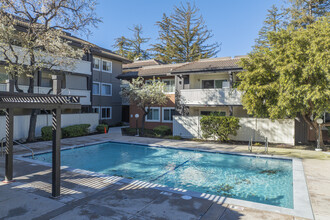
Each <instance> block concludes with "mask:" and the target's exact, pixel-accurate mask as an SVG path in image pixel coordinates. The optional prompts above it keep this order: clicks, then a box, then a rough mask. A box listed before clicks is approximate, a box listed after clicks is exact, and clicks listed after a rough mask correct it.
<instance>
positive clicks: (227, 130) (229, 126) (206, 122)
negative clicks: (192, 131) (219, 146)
mask: <svg viewBox="0 0 330 220" xmlns="http://www.w3.org/2000/svg"><path fill="white" fill-rule="evenodd" d="M239 128H240V126H239V118H236V117H233V116H217V115H204V116H203V117H202V118H201V129H202V132H203V138H205V139H208V138H214V139H215V140H219V141H227V140H229V135H230V134H231V135H237V130H238V129H239Z"/></svg>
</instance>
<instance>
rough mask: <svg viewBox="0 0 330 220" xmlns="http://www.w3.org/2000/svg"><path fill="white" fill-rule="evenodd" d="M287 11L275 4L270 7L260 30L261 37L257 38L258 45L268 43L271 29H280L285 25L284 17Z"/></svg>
mask: <svg viewBox="0 0 330 220" xmlns="http://www.w3.org/2000/svg"><path fill="white" fill-rule="evenodd" d="M285 14H286V12H285V11H280V10H279V9H278V8H277V7H276V6H275V5H273V6H272V7H271V9H268V14H267V17H266V19H265V21H264V26H263V27H262V28H261V29H260V31H259V37H258V38H257V39H256V46H257V47H258V46H266V45H267V33H268V32H270V31H275V32H276V31H278V30H279V29H280V28H282V27H284V26H285V23H284V21H283V18H284V16H285Z"/></svg>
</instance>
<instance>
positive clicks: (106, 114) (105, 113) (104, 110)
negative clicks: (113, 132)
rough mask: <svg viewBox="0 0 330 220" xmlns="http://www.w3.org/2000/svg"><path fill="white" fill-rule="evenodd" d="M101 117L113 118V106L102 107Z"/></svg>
mask: <svg viewBox="0 0 330 220" xmlns="http://www.w3.org/2000/svg"><path fill="white" fill-rule="evenodd" d="M101 109H102V110H101V119H111V118H112V108H111V107H101Z"/></svg>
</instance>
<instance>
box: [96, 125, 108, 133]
mask: <svg viewBox="0 0 330 220" xmlns="http://www.w3.org/2000/svg"><path fill="white" fill-rule="evenodd" d="M104 127H105V128H106V129H107V132H108V129H109V126H108V125H107V124H99V125H98V126H96V131H97V132H98V133H104Z"/></svg>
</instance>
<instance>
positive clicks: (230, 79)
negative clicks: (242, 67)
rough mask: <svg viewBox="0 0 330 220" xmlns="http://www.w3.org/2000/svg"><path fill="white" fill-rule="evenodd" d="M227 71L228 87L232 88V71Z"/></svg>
mask: <svg viewBox="0 0 330 220" xmlns="http://www.w3.org/2000/svg"><path fill="white" fill-rule="evenodd" d="M228 73H229V88H233V81H234V77H233V73H232V72H231V71H229V72H228Z"/></svg>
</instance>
